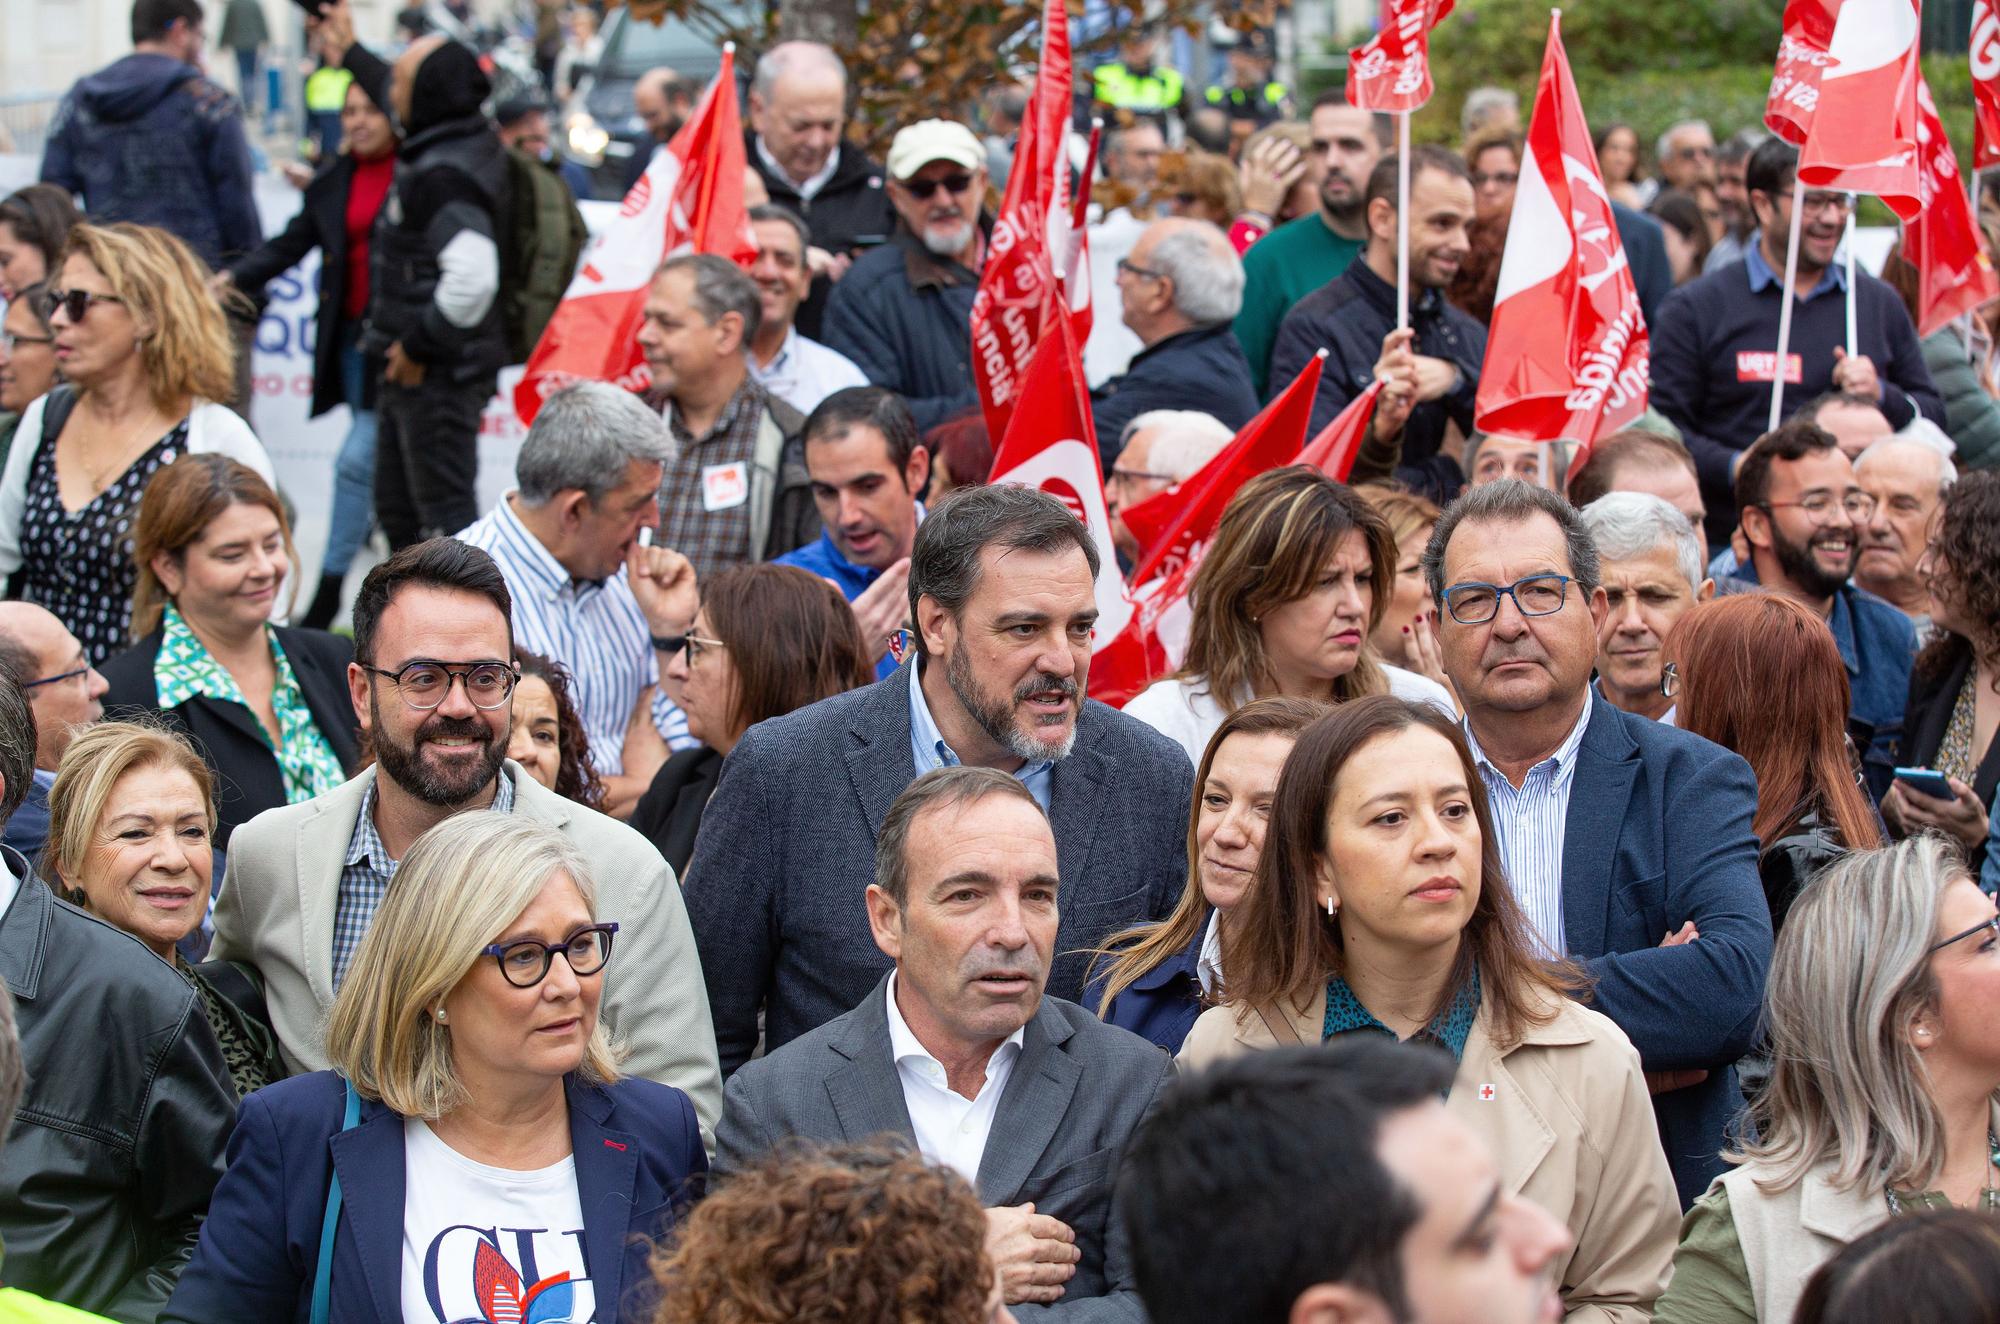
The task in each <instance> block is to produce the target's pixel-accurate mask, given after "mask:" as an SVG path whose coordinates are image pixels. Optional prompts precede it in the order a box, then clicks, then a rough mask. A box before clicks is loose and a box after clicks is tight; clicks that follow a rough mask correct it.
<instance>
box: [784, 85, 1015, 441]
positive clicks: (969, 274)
mask: <svg viewBox="0 0 2000 1324" xmlns="http://www.w3.org/2000/svg"><path fill="white" fill-rule="evenodd" d="M888 172H889V186H888V193H889V201H890V203H891V204H892V205H893V206H894V207H895V209H896V216H897V221H898V224H897V227H896V233H895V234H894V235H892V236H891V237H890V239H889V242H888V243H885V244H883V245H881V246H880V247H878V248H875V249H874V250H873V251H871V252H869V253H867V254H866V255H864V256H863V257H861V258H860V259H859V260H858V261H856V262H855V264H854V266H853V267H852V269H850V270H849V271H848V273H847V275H846V276H845V277H844V278H843V279H842V280H841V282H840V283H839V284H838V285H836V286H834V290H833V296H832V298H831V299H830V300H829V301H828V303H827V310H826V322H825V326H824V334H823V335H822V337H821V339H822V340H823V341H824V342H825V343H826V344H827V346H828V347H829V348H831V349H834V350H837V351H839V352H840V353H842V354H845V355H846V356H847V357H848V358H850V359H852V360H853V361H854V362H855V363H856V364H857V365H858V366H859V367H860V369H861V371H862V372H864V373H866V374H868V380H869V381H870V382H871V383H873V384H874V385H876V386H886V387H887V388H889V389H890V390H892V391H894V392H896V393H897V394H898V395H900V396H902V397H903V398H904V399H905V400H907V401H909V403H910V412H911V414H913V415H914V416H915V418H916V420H917V430H918V431H919V432H928V431H929V430H930V429H931V428H933V427H935V426H937V425H938V424H939V423H942V422H944V421H945V420H946V419H948V418H951V417H953V416H954V415H956V414H961V413H964V412H966V411H967V410H970V409H973V408H975V407H976V406H977V405H978V403H979V398H978V396H977V394H976V393H975V391H974V388H973V381H972V341H971V337H970V336H969V335H968V334H967V332H966V327H967V326H968V325H969V324H970V322H971V319H972V300H973V296H975V295H976V294H978V292H979V270H980V268H981V267H982V266H983V265H984V264H985V262H986V230H987V229H988V222H987V220H986V218H985V217H984V215H983V214H982V212H981V209H980V200H981V199H982V198H984V197H985V196H986V150H985V148H984V147H982V146H981V145H980V142H979V139H978V138H977V137H976V136H974V134H973V132H972V130H971V129H968V128H966V127H965V126H964V125H963V124H958V123H955V122H954V121H951V120H923V121H920V122H918V123H916V124H912V125H910V126H908V127H907V128H904V129H902V130H901V131H899V132H898V133H897V134H896V138H895V141H894V142H893V143H891V144H890V147H889V159H888Z"/></svg>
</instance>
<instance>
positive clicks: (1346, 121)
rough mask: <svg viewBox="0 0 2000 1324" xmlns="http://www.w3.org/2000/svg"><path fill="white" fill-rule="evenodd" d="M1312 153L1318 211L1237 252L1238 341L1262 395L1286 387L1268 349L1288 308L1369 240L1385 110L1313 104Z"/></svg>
mask: <svg viewBox="0 0 2000 1324" xmlns="http://www.w3.org/2000/svg"><path fill="white" fill-rule="evenodd" d="M1309 122H1310V124H1311V126H1312V150H1313V155H1315V156H1316V157H1318V158H1319V160H1320V162H1321V164H1322V165H1323V166H1324V167H1325V170H1326V173H1325V174H1324V175H1323V176H1321V178H1320V183H1319V210H1317V211H1316V212H1314V213H1313V214H1312V215H1310V216H1301V217H1299V218H1298V219H1297V220H1295V221H1287V222H1286V223H1285V224H1283V225H1281V226H1279V227H1278V228H1277V229H1275V230H1273V231H1271V233H1269V234H1267V235H1265V236H1264V237H1263V238H1262V239H1259V240H1258V241H1257V242H1256V243H1254V244H1252V245H1251V246H1250V251H1249V252H1247V253H1245V254H1244V255H1243V309H1242V311H1241V312H1239V313H1237V314H1236V339H1237V340H1238V341H1240V342H1241V343H1242V345H1243V355H1244V357H1245V358H1247V359H1249V360H1250V380H1251V382H1252V383H1253V384H1255V386H1256V387H1257V391H1258V394H1260V395H1262V396H1264V397H1265V398H1266V399H1268V398H1270V397H1271V396H1272V395H1274V394H1276V393H1277V392H1278V391H1281V390H1283V389H1284V388H1285V387H1286V386H1288V385H1290V384H1291V379H1290V378H1285V379H1283V380H1277V381H1273V380H1271V379H1270V367H1271V347H1272V346H1273V345H1275V344H1276V343H1277V340H1278V324H1279V323H1281V322H1283V321H1284V320H1285V314H1286V313H1288V312H1290V311H1291V310H1292V305H1293V304H1295V303H1297V302H1298V301H1299V300H1301V299H1303V298H1305V297H1306V296H1307V295H1308V294H1311V293H1312V292H1313V291H1314V290H1316V289H1318V288H1320V287H1321V286H1322V285H1325V284H1326V283H1327V282H1328V281H1331V280H1333V279H1335V278H1336V277H1338V276H1339V275H1340V273H1342V272H1343V271H1346V270H1347V266H1348V264H1349V263H1350V262H1352V261H1354V257H1355V254H1357V253H1359V252H1360V251H1361V246H1362V245H1363V244H1364V243H1366V242H1367V241H1368V196H1367V195H1368V176H1369V175H1370V174H1372V173H1373V172H1374V169H1375V163H1376V162H1377V161H1380V160H1381V159H1382V154H1383V153H1384V152H1385V151H1387V150H1388V148H1389V142H1390V133H1391V129H1392V126H1391V123H1390V120H1389V117H1388V116H1387V115H1375V114H1371V113H1369V112H1368V111H1365V110H1356V109H1355V108H1354V107H1353V106H1350V105H1348V104H1347V97H1346V94H1345V93H1343V92H1339V91H1333V92H1327V93H1324V94H1322V95H1321V96H1320V98H1319V100H1317V101H1315V102H1313V108H1312V117H1311V119H1310V121H1309Z"/></svg>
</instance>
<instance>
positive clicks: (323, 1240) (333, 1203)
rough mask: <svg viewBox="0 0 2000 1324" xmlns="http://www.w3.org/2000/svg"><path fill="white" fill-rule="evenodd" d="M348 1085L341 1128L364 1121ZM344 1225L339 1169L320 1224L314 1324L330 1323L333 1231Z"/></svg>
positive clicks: (348, 1128)
mask: <svg viewBox="0 0 2000 1324" xmlns="http://www.w3.org/2000/svg"><path fill="white" fill-rule="evenodd" d="M346 1084H347V1110H346V1112H345V1113H344V1114H343V1116H342V1117H341V1119H340V1129H341V1130H343V1131H352V1130H353V1129H354V1128H355V1125H356V1124H357V1123H359V1122H360V1120H361V1096H360V1095H359V1094H356V1093H355V1092H354V1082H353V1081H351V1080H350V1081H348V1082H346ZM339 1226H340V1172H339V1170H338V1169H336V1170H335V1171H334V1173H333V1178H332V1180H331V1181H329V1182H328V1183H327V1186H326V1216H325V1217H324V1218H322V1219H321V1220H320V1225H319V1265H318V1267H317V1268H315V1269H314V1270H313V1294H312V1324H327V1320H328V1311H329V1310H330V1309H331V1307H332V1303H333V1234H334V1230H335V1229H336V1228H338V1227H339Z"/></svg>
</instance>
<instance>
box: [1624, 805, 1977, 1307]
mask: <svg viewBox="0 0 2000 1324" xmlns="http://www.w3.org/2000/svg"><path fill="white" fill-rule="evenodd" d="M1766 996H1767V1003H1766V1018H1767V1020H1768V1022H1769V1024H1770V1028H1771V1052H1772V1058H1773V1063H1772V1069H1771V1082H1770V1085H1769V1086H1768V1087H1766V1089H1765V1091H1764V1093H1763V1095H1762V1096H1761V1097H1760V1099H1759V1101H1758V1103H1757V1105H1756V1108H1755V1111H1754V1114H1753V1116H1754V1118H1755V1121H1756V1130H1757V1135H1758V1137H1759V1139H1758V1140H1757V1142H1756V1143H1754V1144H1749V1145H1745V1146H1743V1148H1742V1151H1741V1152H1740V1153H1736V1154H1731V1155H1727V1156H1726V1157H1728V1158H1729V1159H1730V1160H1731V1161H1732V1162H1734V1163H1735V1164H1736V1165H1737V1166H1736V1167H1735V1168H1734V1169H1733V1170H1732V1171H1729V1172H1726V1173H1724V1174H1723V1175H1722V1176H1720V1177H1718V1178H1716V1179H1715V1184H1714V1185H1712V1186H1710V1187H1709V1189H1708V1193H1707V1194H1706V1195H1704V1196H1702V1197H1701V1199H1699V1200H1697V1201H1696V1202H1695V1206H1694V1208H1693V1209H1692V1210H1690V1211H1689V1212H1688V1216H1687V1218H1686V1220H1685V1221H1684V1222H1683V1223H1682V1226H1681V1244H1680V1249H1679V1251H1678V1252H1676V1254H1675V1256H1674V1274H1673V1279H1672V1282H1671V1283H1670V1284H1669V1285H1668V1288H1667V1293H1666V1295H1665V1296H1663V1297H1661V1298H1660V1302H1659V1307H1658V1309H1657V1310H1656V1311H1655V1313H1654V1316H1653V1318H1654V1320H1655V1321H1657V1322H1658V1324H1756V1321H1758V1320H1788V1319H1791V1318H1792V1314H1793V1309H1794V1307H1795V1306H1796V1305H1797V1304H1798V1300H1799V1297H1800V1294H1801V1293H1802V1292H1803V1291H1804V1289H1805V1285H1806V1281H1807V1279H1809V1278H1810V1277H1811V1276H1812V1273H1813V1271H1814V1270H1815V1269H1817V1268H1818V1267H1819V1266H1820V1265H1821V1264H1822V1263H1824V1262H1825V1261H1826V1260H1828V1259H1831V1258H1832V1257H1833V1256H1834V1255H1836V1254H1837V1253H1839V1251H1840V1249H1841V1248H1842V1247H1843V1246H1845V1245H1847V1244H1848V1243H1849V1242H1851V1241H1853V1240H1855V1239H1856V1238H1858V1237H1860V1236H1861V1235H1862V1234H1864V1233H1866V1232H1868V1231H1869V1230H1870V1229H1871V1228H1874V1227H1876V1226H1878V1225H1879V1224H1881V1223H1882V1222H1883V1221H1884V1220H1886V1219H1888V1218H1891V1217H1893V1216H1895V1215H1897V1214H1901V1213H1904V1212H1907V1211H1909V1210H1914V1209H1936V1208H1943V1207H1945V1206H1947V1205H1958V1206H1967V1207H1971V1208H1975V1209H1983V1210H1986V1211H1988V1212H2000V1195H1996V1192H1995V1187H1996V1185H2000V1173H1996V1168H2000V1140H1997V1139H1996V1133H2000V1016H1995V1015H1994V1011H1993V1009H1994V1007H1995V1006H1996V1005H2000V915H1996V914H1995V911H1994V906H1993V899H1992V898H1991V897H1989V896H1987V895H1986V894H1985V893H1984V892H1982V891H1980V890H1979V886H1978V884H1976V883H1975V882H1973V880H1972V875H1971V874H1970V873H1969V872H1967V870H1966V868H1965V865H1964V864H1963V863H1962V862H1961V861H1960V859H1959V857H1958V855H1957V854H1956V853H1955V852H1954V851H1953V849H1952V848H1951V846H1950V845H1948V844H1947V843H1946V842H1945V841H1944V839H1943V838H1941V837H1937V836H1934V835H1928V834H1926V835H1923V836H1918V837H1913V838H1911V839H1910V840H1908V841H1905V842H1902V843H1900V844H1899V845H1895V846H1891V847H1887V848H1885V849H1881V850H1872V851H1857V852H1855V853H1853V854H1851V855H1848V856H1847V857H1846V858H1844V859H1842V860H1841V861H1840V862H1839V863H1837V864H1835V865H1833V866H1832V867H1831V868H1830V869H1828V870H1827V871H1826V872H1825V873H1823V874H1821V875H1820V876H1819V879H1818V880H1817V881H1816V882H1814V883H1813V884H1812V886H1810V887H1808V888H1806V889H1805V891H1804V892H1802V893H1801V894H1800V895H1799V899H1798V900H1797V901H1795V902H1794V903H1793V904H1792V909H1791V913H1790V915H1789V916H1788V917H1787V918H1786V920H1785V927H1784V929H1783V930H1782V931H1781V932H1780V933H1779V934H1778V945H1777V950H1776V952H1775V953H1774V954H1773V956H1772V958H1771V976H1770V983H1769V987H1768V993H1767V995H1766Z"/></svg>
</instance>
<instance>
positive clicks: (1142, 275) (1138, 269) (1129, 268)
mask: <svg viewBox="0 0 2000 1324" xmlns="http://www.w3.org/2000/svg"><path fill="white" fill-rule="evenodd" d="M1118 272H1119V274H1120V275H1124V276H1137V277H1138V278H1139V279H1140V280H1161V279H1163V278H1164V277H1165V276H1166V273H1165V272H1164V271H1155V270H1153V269H1152V268H1151V267H1142V266H1140V265H1139V264H1138V263H1137V262H1133V261H1131V260H1130V259H1128V258H1122V257H1121V258H1119V259H1118Z"/></svg>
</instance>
